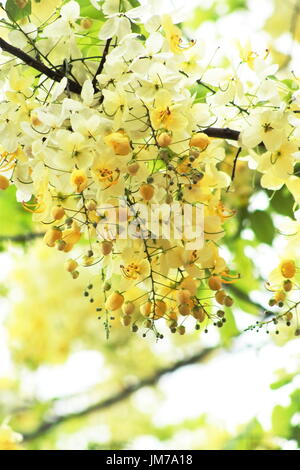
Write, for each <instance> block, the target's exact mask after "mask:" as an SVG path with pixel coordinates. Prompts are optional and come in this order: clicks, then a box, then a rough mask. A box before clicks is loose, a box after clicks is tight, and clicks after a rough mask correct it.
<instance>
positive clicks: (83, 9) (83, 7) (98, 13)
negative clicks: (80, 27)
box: [77, 0, 105, 21]
mask: <svg viewBox="0 0 300 470" xmlns="http://www.w3.org/2000/svg"><path fill="white" fill-rule="evenodd" d="M77 3H79V5H80V16H82V17H83V18H91V19H92V20H99V21H104V20H105V16H104V14H103V11H102V10H97V8H95V7H93V5H91V4H90V2H87V1H86V0H77Z"/></svg>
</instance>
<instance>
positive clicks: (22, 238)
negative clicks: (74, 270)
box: [0, 232, 45, 243]
mask: <svg viewBox="0 0 300 470" xmlns="http://www.w3.org/2000/svg"><path fill="white" fill-rule="evenodd" d="M44 235H45V233H43V232H37V233H36V232H30V233H24V234H19V235H0V242H15V243H25V242H29V241H31V240H35V239H36V238H41V237H43V236H44Z"/></svg>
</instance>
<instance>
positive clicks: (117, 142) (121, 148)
mask: <svg viewBox="0 0 300 470" xmlns="http://www.w3.org/2000/svg"><path fill="white" fill-rule="evenodd" d="M104 143H105V144H106V145H109V146H110V147H112V148H113V149H114V152H115V153H116V154H117V155H128V154H129V153H130V152H131V146H130V141H129V138H128V136H127V135H126V134H125V133H124V132H121V131H119V132H112V133H111V134H108V135H107V136H106V137H104Z"/></svg>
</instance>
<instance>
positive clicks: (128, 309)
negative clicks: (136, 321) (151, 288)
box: [122, 302, 135, 315]
mask: <svg viewBox="0 0 300 470" xmlns="http://www.w3.org/2000/svg"><path fill="white" fill-rule="evenodd" d="M134 309H135V305H134V303H133V302H125V303H124V304H123V306H122V310H123V313H124V315H132V314H133V312H134Z"/></svg>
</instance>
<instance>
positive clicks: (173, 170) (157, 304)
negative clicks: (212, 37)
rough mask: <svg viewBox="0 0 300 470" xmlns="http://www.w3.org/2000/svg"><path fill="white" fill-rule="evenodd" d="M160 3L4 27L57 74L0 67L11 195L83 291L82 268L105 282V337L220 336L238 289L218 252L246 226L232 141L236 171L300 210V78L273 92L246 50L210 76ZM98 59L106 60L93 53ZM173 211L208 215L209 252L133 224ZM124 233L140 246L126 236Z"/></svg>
mask: <svg viewBox="0 0 300 470" xmlns="http://www.w3.org/2000/svg"><path fill="white" fill-rule="evenodd" d="M148 3H149V5H148V6H147V7H145V6H144V7H136V8H132V7H131V5H130V2H127V1H115V0H105V2H104V4H103V5H102V7H101V8H102V13H103V14H104V16H105V18H106V21H105V22H104V23H101V24H100V26H99V24H98V23H99V22H97V20H95V24H93V21H92V20H91V19H89V18H84V17H82V16H81V14H80V6H79V4H78V3H76V2H75V1H73V0H72V1H70V2H68V3H66V4H64V5H63V6H62V8H61V9H60V11H59V15H54V17H53V16H52V17H51V19H49V21H48V22H47V21H46V23H43V24H42V26H41V25H39V24H37V23H38V22H37V21H36V20H35V18H34V15H33V16H32V17H31V22H25V23H22V22H21V23H20V22H19V23H18V22H14V24H13V25H12V24H11V23H10V20H9V19H6V20H5V23H6V24H7V27H8V28H11V31H10V32H9V33H8V40H10V42H11V43H13V44H14V45H16V46H18V47H22V49H23V50H25V51H26V53H28V55H29V56H30V54H31V55H32V54H34V55H35V56H37V57H38V58H39V59H40V60H41V61H42V62H43V65H45V66H46V68H47V70H50V71H51V70H52V71H53V70H55V73H56V76H55V77H53V76H50V75H49V74H48V72H47V70H45V68H43V69H40V74H39V75H38V76H37V74H36V70H34V68H37V67H38V66H37V65H36V63H34V64H32V62H28V64H29V65H30V66H31V67H33V69H30V67H29V66H28V65H24V64H23V62H22V60H24V58H23V59H22V60H21V59H20V60H18V59H17V60H11V55H9V56H7V55H5V53H4V52H3V54H2V59H3V61H4V62H5V63H4V65H3V67H2V69H1V72H0V80H1V81H2V82H3V83H4V84H5V89H6V91H5V96H4V98H3V100H2V102H1V103H0V142H1V148H0V150H1V156H0V189H2V190H5V189H7V187H8V186H9V185H10V184H14V185H15V186H16V188H17V197H18V199H19V201H20V202H22V204H23V206H24V209H25V210H27V211H29V212H32V214H33V219H34V221H36V222H37V223H39V224H41V225H42V226H43V227H44V229H45V228H46V234H45V236H44V242H45V244H46V245H47V246H48V247H50V248H52V249H58V250H59V251H61V252H63V253H67V255H65V256H66V259H65V267H66V270H67V271H68V272H69V273H70V274H71V276H72V277H73V278H77V277H78V276H79V274H80V270H81V268H83V267H90V269H91V270H97V273H98V276H99V279H100V280H101V282H102V292H103V302H102V303H100V304H98V305H97V306H96V307H97V310H98V311H100V312H104V313H101V314H100V316H101V317H103V315H104V322H105V325H106V328H107V331H108V330H109V319H110V318H114V316H115V315H121V317H122V321H123V324H124V325H130V324H131V325H132V329H133V331H136V330H137V329H138V323H139V322H140V321H141V322H142V324H143V326H145V327H146V329H147V331H148V330H151V331H154V333H155V334H156V336H157V337H160V336H161V335H160V333H159V332H158V330H157V320H159V319H161V318H163V319H165V320H166V322H167V324H168V325H169V327H170V329H171V331H172V332H178V333H179V334H184V332H185V326H184V324H183V323H184V322H185V320H186V318H187V317H192V318H193V319H194V321H195V325H196V328H200V324H201V323H204V324H205V325H206V324H207V323H208V321H210V320H211V319H213V321H215V323H216V324H217V325H218V326H220V327H221V326H222V325H223V323H224V322H225V320H226V318H225V312H226V308H230V307H231V305H232V303H233V299H232V298H231V297H230V295H228V293H227V292H226V289H225V288H224V286H226V284H230V283H232V282H235V281H236V280H237V279H238V275H236V274H235V273H234V272H232V271H231V270H230V267H229V266H227V264H226V262H225V260H224V258H223V256H222V253H221V252H220V248H219V242H220V240H221V239H222V237H223V236H224V234H225V232H224V224H225V222H226V220H227V219H228V218H229V217H232V216H233V215H234V210H232V209H231V208H228V207H226V206H225V204H224V200H223V194H224V193H225V192H226V191H228V190H230V185H231V180H232V179H234V171H232V174H231V177H230V174H228V172H226V171H224V168H223V167H222V162H223V161H224V160H225V156H226V147H228V144H229V143H230V145H231V153H232V150H235V152H234V153H235V155H236V159H237V158H241V159H243V160H245V161H246V162H248V164H249V167H250V168H252V169H253V168H255V169H257V170H258V171H259V172H260V173H261V174H262V177H261V184H262V186H263V187H266V188H269V189H274V190H276V189H279V188H280V187H282V186H283V185H286V186H287V187H288V189H289V190H290V192H291V193H292V194H293V196H294V198H295V203H296V204H297V203H299V199H300V185H299V179H298V176H297V174H296V173H295V172H294V167H295V165H296V164H297V162H298V159H299V155H300V154H299V145H300V140H299V139H300V126H299V118H298V114H297V113H298V112H299V111H300V99H299V97H300V95H299V91H298V88H299V86H298V82H297V79H289V80H279V79H277V78H276V77H275V76H274V74H275V73H276V66H275V65H272V64H270V60H269V57H268V54H266V53H264V54H263V55H262V54H258V53H255V52H254V51H252V50H251V48H250V46H248V45H246V46H244V47H240V49H239V54H238V58H237V63H236V64H235V63H234V61H233V63H232V64H231V65H230V67H227V66H226V67H216V66H212V65H208V62H207V60H206V57H205V54H204V46H203V45H202V44H198V43H196V42H195V41H194V40H189V39H186V38H184V36H183V34H182V32H181V30H180V29H179V27H178V26H176V25H174V24H173V21H172V18H171V15H161V16H160V15H157V14H156V13H155V11H154V9H153V8H152V7H151V5H152V2H148ZM92 4H93V6H94V8H97V9H99V8H100V7H99V5H98V3H96V2H94V1H93V2H92ZM99 15H100V12H99ZM95 35H96V39H95ZM86 44H89V47H88V46H85V45H86ZM0 45H1V44H0ZM1 47H2V46H1ZM95 49H97V50H98V49H99V51H101V52H100V54H99V53H98V55H97V56H95V55H94V53H93V54H90V55H89V54H88V53H87V51H90V50H92V51H95ZM8 52H11V51H8ZM57 74H58V75H57ZM58 78H59V79H58ZM53 79H54V80H55V81H56V82H59V83H55V82H54V81H53ZM199 90H202V92H203V91H205V93H202V94H201V93H200V94H199V93H198V91H199ZM229 127H230V128H231V129H233V131H232V132H229V131H230V129H228V128H229ZM222 131H225V132H222ZM218 137H220V138H218ZM222 137H223V138H222ZM224 139H227V141H226V140H224ZM233 158H234V157H233ZM235 163H236V162H235V161H232V166H233V168H235ZM174 201H176V202H177V203H179V204H180V205H182V206H184V205H187V206H191V207H195V205H197V204H202V206H203V217H204V222H203V239H204V240H203V244H202V246H201V247H197V249H191V248H190V246H189V244H188V240H187V239H186V238H185V237H181V238H178V237H175V236H173V235H172V233H171V234H170V236H169V237H166V236H162V234H163V228H164V223H165V222H166V216H164V215H163V216H161V217H160V218H159V224H158V225H159V227H160V229H161V230H160V231H159V233H151V230H148V229H147V230H144V229H143V223H142V222H143V221H142V220H141V216H140V214H139V211H137V210H134V208H135V207H136V204H144V205H146V206H147V207H148V206H150V205H152V204H156V205H160V206H165V205H171V204H172V203H174ZM111 208H115V212H116V213H117V220H115V219H113V220H112V218H111V210H110V209H111ZM125 221H126V222H130V223H131V225H134V227H135V232H134V233H135V236H133V237H127V238H126V237H122V236H121V235H122V225H123V222H125ZM191 224H192V225H193V222H192V223H191ZM175 225H176V221H175V222H173V229H174V226H175ZM173 232H174V230H173ZM86 294H87V295H86V296H87V297H89V296H90V294H89V292H88V290H87V292H86ZM91 300H93V299H91ZM223 308H224V310H223ZM112 315H113V317H111V316H112Z"/></svg>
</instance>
